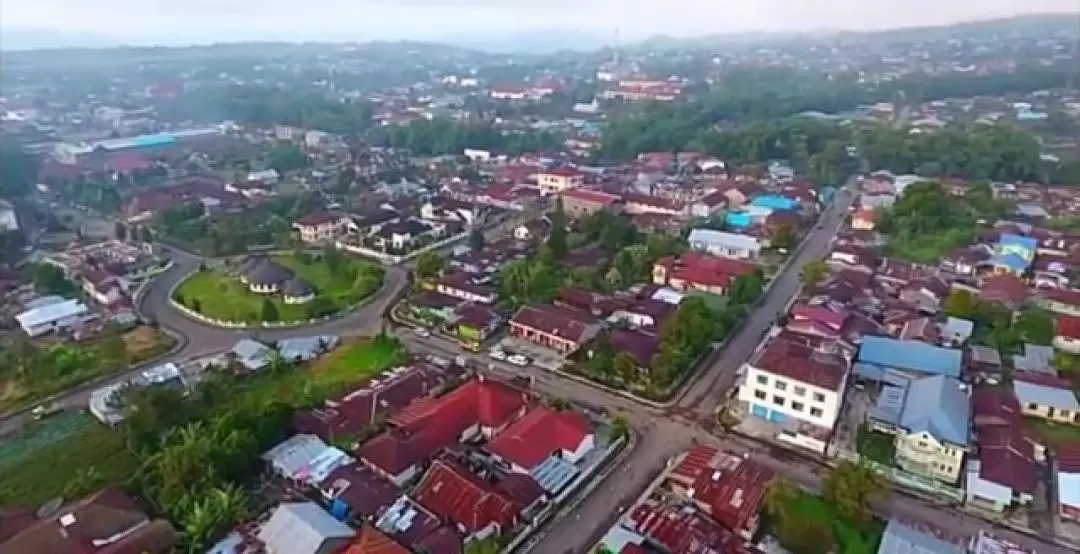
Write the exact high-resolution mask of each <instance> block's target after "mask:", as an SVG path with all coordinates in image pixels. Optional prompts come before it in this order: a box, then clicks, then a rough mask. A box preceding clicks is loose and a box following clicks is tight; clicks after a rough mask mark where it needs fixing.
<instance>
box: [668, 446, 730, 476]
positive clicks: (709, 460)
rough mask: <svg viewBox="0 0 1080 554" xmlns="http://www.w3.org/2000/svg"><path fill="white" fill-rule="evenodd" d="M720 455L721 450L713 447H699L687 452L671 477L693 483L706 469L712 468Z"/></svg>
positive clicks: (672, 471)
mask: <svg viewBox="0 0 1080 554" xmlns="http://www.w3.org/2000/svg"><path fill="white" fill-rule="evenodd" d="M719 454H720V450H719V449H717V448H714V447H712V446H705V445H699V446H695V447H694V448H691V449H690V450H687V451H686V454H685V455H683V457H682V459H681V460H680V461H679V465H677V466H675V469H673V470H671V473H670V475H671V476H673V477H676V478H682V479H686V480H688V481H693V480H695V479H697V476H698V475H699V474H700V473H701V472H702V470H704V469H705V468H708V467H712V464H713V462H714V461H715V460H716V459H717V457H718V456H719Z"/></svg>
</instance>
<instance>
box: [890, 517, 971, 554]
mask: <svg viewBox="0 0 1080 554" xmlns="http://www.w3.org/2000/svg"><path fill="white" fill-rule="evenodd" d="M965 552H966V549H965V548H964V546H963V545H960V544H955V543H952V542H949V541H946V540H943V539H941V538H939V537H936V536H934V535H931V534H928V533H924V532H922V531H919V530H917V529H915V528H913V527H911V526H909V525H907V524H905V523H901V522H899V521H897V520H895V519H891V520H889V524H888V525H887V526H886V527H885V534H884V535H882V537H881V546H879V547H878V554H964V553H965Z"/></svg>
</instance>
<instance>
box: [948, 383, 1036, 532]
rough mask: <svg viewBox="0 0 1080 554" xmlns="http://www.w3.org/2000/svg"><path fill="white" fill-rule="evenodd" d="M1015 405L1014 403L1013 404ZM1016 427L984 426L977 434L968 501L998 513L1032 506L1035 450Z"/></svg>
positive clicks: (1021, 426) (1020, 423) (1034, 479)
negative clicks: (1010, 508)
mask: <svg viewBox="0 0 1080 554" xmlns="http://www.w3.org/2000/svg"><path fill="white" fill-rule="evenodd" d="M1014 403H1015V400H1014ZM1016 423H1017V425H1015V426H1004V425H994V426H983V427H982V428H980V429H978V430H977V431H976V450H977V452H976V456H975V457H974V459H971V460H968V465H967V483H966V484H965V487H964V488H965V489H966V492H967V501H968V503H969V504H977V505H979V506H983V507H988V508H990V509H992V510H994V511H996V512H1003V511H1005V509H1006V508H1008V507H1010V506H1013V505H1016V504H1031V502H1032V500H1033V499H1034V494H1035V485H1036V483H1037V482H1038V476H1037V470H1036V465H1035V447H1034V446H1033V445H1032V443H1031V440H1030V439H1028V437H1027V436H1026V435H1025V434H1024V430H1023V424H1022V422H1016Z"/></svg>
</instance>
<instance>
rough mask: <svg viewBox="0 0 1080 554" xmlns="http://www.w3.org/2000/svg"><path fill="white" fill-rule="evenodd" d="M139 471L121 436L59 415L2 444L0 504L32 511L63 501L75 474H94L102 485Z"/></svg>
mask: <svg viewBox="0 0 1080 554" xmlns="http://www.w3.org/2000/svg"><path fill="white" fill-rule="evenodd" d="M137 466H138V461H137V460H136V459H135V457H134V456H133V455H132V454H131V453H130V452H129V451H128V449H127V447H126V446H125V445H124V442H123V439H122V438H121V437H120V434H119V433H116V432H114V431H113V430H111V429H109V428H108V427H105V426H104V425H101V424H100V423H98V422H97V421H96V420H94V419H93V418H92V417H91V416H89V415H87V414H83V413H67V414H62V415H58V416H56V417H54V418H51V419H48V420H45V421H42V422H40V423H35V424H33V425H32V426H31V427H30V428H28V429H27V430H25V431H24V432H23V433H21V434H19V435H16V436H12V437H5V438H4V440H3V441H2V443H0V504H3V505H4V506H5V507H8V506H20V507H26V508H31V509H33V508H36V507H37V506H39V505H40V504H42V503H44V502H46V501H48V500H50V499H52V498H55V497H57V496H60V495H62V494H63V492H64V487H65V486H66V485H67V483H68V482H69V480H70V479H71V478H72V476H73V475H75V474H76V473H77V472H80V471H86V470H92V471H94V472H95V473H96V474H97V475H99V476H100V478H101V483H102V485H104V484H108V483H123V482H124V481H125V480H126V479H128V478H129V477H131V476H132V475H133V474H134V473H135V470H136V468H137Z"/></svg>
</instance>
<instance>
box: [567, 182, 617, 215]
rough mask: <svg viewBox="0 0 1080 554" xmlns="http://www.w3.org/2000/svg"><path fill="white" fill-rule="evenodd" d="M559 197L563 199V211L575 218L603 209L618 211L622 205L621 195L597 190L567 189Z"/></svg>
mask: <svg viewBox="0 0 1080 554" xmlns="http://www.w3.org/2000/svg"><path fill="white" fill-rule="evenodd" d="M559 198H561V199H562V203H563V211H564V212H565V213H566V215H567V216H569V217H571V218H574V219H576V218H581V217H585V216H587V215H591V214H594V213H596V212H599V211H601V210H607V211H609V212H618V211H620V208H621V206H622V198H621V197H619V196H617V195H614V194H608V193H606V192H600V191H595V190H585V189H567V190H563V191H562V192H560V193H559Z"/></svg>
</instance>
